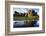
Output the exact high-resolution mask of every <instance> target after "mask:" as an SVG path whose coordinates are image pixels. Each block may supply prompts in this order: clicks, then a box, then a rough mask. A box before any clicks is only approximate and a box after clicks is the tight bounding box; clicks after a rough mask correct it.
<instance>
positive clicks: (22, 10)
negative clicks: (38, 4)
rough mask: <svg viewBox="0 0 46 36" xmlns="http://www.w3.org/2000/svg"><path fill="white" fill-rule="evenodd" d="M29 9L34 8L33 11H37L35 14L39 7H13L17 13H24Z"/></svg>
mask: <svg viewBox="0 0 46 36" xmlns="http://www.w3.org/2000/svg"><path fill="white" fill-rule="evenodd" d="M29 9H34V10H35V12H37V14H38V15H39V9H38V8H14V9H13V10H14V11H17V12H19V13H26V12H28V10H29Z"/></svg>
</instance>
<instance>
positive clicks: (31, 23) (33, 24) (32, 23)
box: [13, 20, 39, 28]
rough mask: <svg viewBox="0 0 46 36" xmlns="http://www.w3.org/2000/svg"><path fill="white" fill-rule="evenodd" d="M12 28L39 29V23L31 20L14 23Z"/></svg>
mask: <svg viewBox="0 0 46 36" xmlns="http://www.w3.org/2000/svg"><path fill="white" fill-rule="evenodd" d="M13 27H14V28H16V27H18V28H19V27H39V22H38V20H36V21H31V20H24V21H15V22H14V25H13Z"/></svg>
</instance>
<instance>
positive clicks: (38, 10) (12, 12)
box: [5, 1, 45, 35]
mask: <svg viewBox="0 0 46 36" xmlns="http://www.w3.org/2000/svg"><path fill="white" fill-rule="evenodd" d="M5 4H6V6H5V11H6V12H5V14H6V15H5V16H6V18H5V19H6V20H5V22H6V31H5V32H6V35H11V34H13V35H18V34H35V33H44V32H45V4H44V3H31V2H19V1H6V2H5Z"/></svg>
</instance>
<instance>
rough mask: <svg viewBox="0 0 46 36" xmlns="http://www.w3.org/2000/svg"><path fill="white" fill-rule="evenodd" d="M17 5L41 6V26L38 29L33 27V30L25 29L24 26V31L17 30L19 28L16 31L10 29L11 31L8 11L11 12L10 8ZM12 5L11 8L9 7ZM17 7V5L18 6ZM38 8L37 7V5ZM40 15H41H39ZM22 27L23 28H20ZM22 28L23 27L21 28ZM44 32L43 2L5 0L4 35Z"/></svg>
mask: <svg viewBox="0 0 46 36" xmlns="http://www.w3.org/2000/svg"><path fill="white" fill-rule="evenodd" d="M17 5H20V6H21V5H23V7H30V6H31V5H32V6H33V7H34V6H36V7H37V6H41V7H42V12H41V13H42V19H41V20H42V24H41V25H42V27H41V29H40V30H34V29H36V28H34V29H33V31H30V30H27V29H26V28H25V31H21V30H20V31H19V29H17V30H18V31H12V32H11V30H10V29H11V28H10V25H11V24H10V23H11V22H10V18H11V17H10V13H11V12H12V11H11V10H10V9H12V8H13V7H15V6H16V7H17ZM11 7H12V8H11ZM16 7H15V8H16ZM18 7H19V6H18ZM37 8H38V7H37ZM41 13H40V14H41ZM40 17H41V16H40ZM21 29H23V28H21ZM29 29H31V28H29ZM23 30H24V29H23ZM31 30H32V29H31ZM44 32H45V3H34V2H20V1H5V33H6V35H7V36H8V35H18V34H37V33H44Z"/></svg>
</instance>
